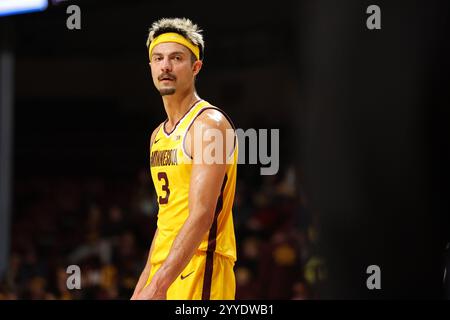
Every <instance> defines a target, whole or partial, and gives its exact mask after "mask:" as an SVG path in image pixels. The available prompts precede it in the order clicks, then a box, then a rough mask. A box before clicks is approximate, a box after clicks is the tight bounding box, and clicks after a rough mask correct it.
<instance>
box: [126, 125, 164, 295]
mask: <svg viewBox="0 0 450 320" xmlns="http://www.w3.org/2000/svg"><path fill="white" fill-rule="evenodd" d="M160 126H161V125H159V126H158V127H157V128H156V129H155V130H153V132H152V135H151V136H150V149H151V147H152V145H153V141H155V136H156V133H157V132H158V129H159V127H160ZM150 149H149V150H150ZM157 236H158V229H156V231H155V234H154V236H153V240H152V244H151V246H150V250H149V253H148V258H147V263H146V264H145V267H144V270H143V271H142V273H141V276H140V277H139V280H138V283H137V284H136V288H135V289H134V292H133V296H132V297H131V300H135V299H136V298H137V297H138V296H139V294H140V292H141V291H142V289H143V288H144V286H145V284H146V283H147V280H148V277H149V275H150V271H151V266H152V265H151V262H150V259H151V257H152V252H153V246H154V245H155V239H156V237H157Z"/></svg>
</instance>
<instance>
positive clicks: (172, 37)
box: [148, 32, 200, 60]
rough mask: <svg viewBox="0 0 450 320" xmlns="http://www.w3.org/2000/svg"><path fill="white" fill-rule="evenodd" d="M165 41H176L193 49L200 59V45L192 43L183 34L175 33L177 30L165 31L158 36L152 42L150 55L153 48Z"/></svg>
mask: <svg viewBox="0 0 450 320" xmlns="http://www.w3.org/2000/svg"><path fill="white" fill-rule="evenodd" d="M163 42H176V43H179V44H181V45H183V46H185V47H187V48H189V50H191V51H192V53H193V54H194V55H195V57H196V58H197V60H200V49H199V47H198V46H196V45H194V44H192V42H190V41H189V40H188V39H186V38H185V37H183V36H182V35H181V34H178V33H175V32H168V33H163V34H160V35H159V36H157V37H156V38H155V39H153V41H152V43H150V48H149V49H148V50H149V54H150V57H151V55H152V51H153V48H154V47H155V46H156V45H157V44H160V43H163Z"/></svg>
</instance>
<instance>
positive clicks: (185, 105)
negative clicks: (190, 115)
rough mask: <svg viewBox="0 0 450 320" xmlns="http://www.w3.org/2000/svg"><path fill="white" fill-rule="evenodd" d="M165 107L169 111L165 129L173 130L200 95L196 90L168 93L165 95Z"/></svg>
mask: <svg viewBox="0 0 450 320" xmlns="http://www.w3.org/2000/svg"><path fill="white" fill-rule="evenodd" d="M162 98H163V103H164V109H165V110H166V113H167V119H168V121H167V123H166V127H165V129H166V130H167V131H169V132H170V131H172V129H173V128H174V126H175V125H176V124H177V122H178V121H180V119H181V118H182V117H183V116H184V115H185V114H186V112H187V111H188V110H189V108H190V107H192V105H193V104H194V102H195V101H197V100H199V99H200V98H199V96H198V95H197V93H196V92H195V91H191V92H190V93H189V94H184V95H181V94H180V95H177V94H173V95H166V96H163V97H162Z"/></svg>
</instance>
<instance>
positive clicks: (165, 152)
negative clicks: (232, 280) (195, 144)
mask: <svg viewBox="0 0 450 320" xmlns="http://www.w3.org/2000/svg"><path fill="white" fill-rule="evenodd" d="M208 109H215V110H218V111H219V112H221V113H222V114H223V115H224V116H225V117H226V118H227V119H228V121H229V122H230V124H231V125H232V126H233V124H232V122H231V120H230V118H229V117H228V116H227V115H226V114H225V113H224V112H223V111H222V110H220V109H219V108H217V107H214V106H212V105H210V104H209V103H208V102H207V101H205V100H199V101H197V102H196V103H195V104H194V105H193V106H192V107H191V108H190V109H189V110H188V111H187V112H186V114H185V115H184V116H183V117H182V118H181V119H180V120H179V121H178V123H177V124H176V125H175V127H174V129H173V130H172V132H170V133H168V132H166V130H165V128H164V125H165V123H164V124H163V125H161V126H160V128H159V129H158V131H157V133H156V136H155V138H154V141H153V144H152V146H151V149H150V171H151V175H152V180H153V184H154V186H155V190H156V194H157V201H158V204H159V211H158V236H157V238H156V239H155V244H154V248H153V252H152V256H151V260H150V261H151V263H152V264H153V265H156V264H160V263H162V262H163V261H164V260H165V259H166V258H167V256H168V254H169V251H170V248H171V247H172V243H173V241H174V240H175V238H176V236H177V234H178V232H179V230H180V229H181V227H182V226H183V224H184V222H185V221H186V219H187V217H188V215H189V204H188V198H189V184H190V180H191V171H192V163H193V160H192V158H191V157H190V156H189V155H187V154H186V151H185V150H184V141H185V136H186V133H187V132H188V131H189V129H190V127H191V126H192V124H193V123H194V121H195V119H196V118H197V117H198V116H199V115H200V114H201V113H202V112H203V111H204V110H208ZM166 121H167V120H166ZM233 129H234V127H233ZM237 159H238V143H237V138H236V136H235V137H234V150H233V152H232V153H231V154H230V155H229V158H228V160H227V168H226V174H225V177H224V181H223V184H222V189H221V193H220V196H219V198H218V201H217V206H216V212H215V215H214V220H213V224H212V226H211V229H210V230H209V232H207V233H206V234H205V236H204V238H203V240H202V241H201V243H200V246H199V247H198V250H199V251H203V252H205V253H207V254H212V253H218V254H220V255H223V256H224V257H227V258H230V259H232V261H236V240H235V234H234V225H233V215H232V206H233V201H234V194H235V189H236V171H237ZM205 192H208V191H207V190H205Z"/></svg>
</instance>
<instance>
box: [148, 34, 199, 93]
mask: <svg viewBox="0 0 450 320" xmlns="http://www.w3.org/2000/svg"><path fill="white" fill-rule="evenodd" d="M150 67H151V71H152V78H153V83H154V84H155V87H156V89H158V91H159V92H160V94H161V96H165V95H171V94H174V93H175V92H176V91H185V90H189V88H191V87H192V86H193V84H194V78H195V75H196V74H197V73H198V72H199V71H200V67H201V62H200V61H196V62H194V64H193V63H192V53H191V51H190V50H189V49H188V48H186V47H185V46H183V45H181V44H179V43H175V42H164V43H160V44H158V45H156V46H155V47H154V48H153V51H152V56H151V57H150Z"/></svg>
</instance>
